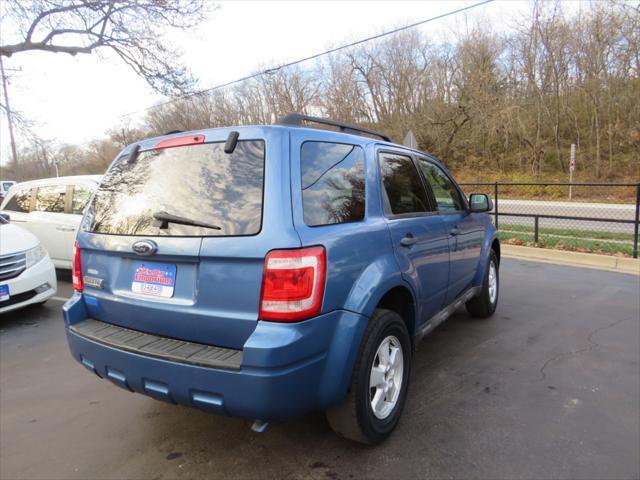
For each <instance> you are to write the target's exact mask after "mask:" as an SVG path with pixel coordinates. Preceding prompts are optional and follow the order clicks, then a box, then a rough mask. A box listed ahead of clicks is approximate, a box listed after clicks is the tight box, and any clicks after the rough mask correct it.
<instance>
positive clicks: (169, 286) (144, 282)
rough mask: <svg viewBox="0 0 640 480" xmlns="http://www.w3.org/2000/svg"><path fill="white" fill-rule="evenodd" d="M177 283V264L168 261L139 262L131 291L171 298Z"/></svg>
mask: <svg viewBox="0 0 640 480" xmlns="http://www.w3.org/2000/svg"><path fill="white" fill-rule="evenodd" d="M175 285H176V266H175V265H171V264H166V263H153V262H138V263H136V266H135V271H134V274H133V281H132V282H131V291H132V292H135V293H140V294H142V295H149V296H153V297H163V298H171V297H172V296H173V290H174V287H175Z"/></svg>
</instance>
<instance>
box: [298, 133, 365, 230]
mask: <svg viewBox="0 0 640 480" xmlns="http://www.w3.org/2000/svg"><path fill="white" fill-rule="evenodd" d="M300 173H301V177H302V208H303V211H304V223H306V224H307V225H309V226H318V225H329V224H332V223H344V222H354V221H357V220H362V219H363V218H364V208H365V203H364V189H365V187H364V184H365V180H364V152H363V150H362V148H360V147H358V146H355V145H344V144H338V143H325V142H305V143H304V144H303V145H302V150H301V152H300Z"/></svg>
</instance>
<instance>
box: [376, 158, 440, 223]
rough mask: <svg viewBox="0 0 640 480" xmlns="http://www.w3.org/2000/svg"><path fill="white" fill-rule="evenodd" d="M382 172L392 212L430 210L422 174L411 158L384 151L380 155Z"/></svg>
mask: <svg viewBox="0 0 640 480" xmlns="http://www.w3.org/2000/svg"><path fill="white" fill-rule="evenodd" d="M380 172H381V174H382V184H383V185H384V189H385V192H386V194H387V199H388V204H389V208H390V209H391V213H394V214H400V213H413V212H427V211H429V210H430V209H429V207H428V205H429V204H428V202H427V196H426V193H425V191H424V187H423V186H422V181H421V180H420V175H419V174H418V171H417V170H416V167H415V165H414V164H413V161H412V160H411V158H409V157H406V156H404V155H396V154H390V153H383V154H381V155H380Z"/></svg>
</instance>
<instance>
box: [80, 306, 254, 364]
mask: <svg viewBox="0 0 640 480" xmlns="http://www.w3.org/2000/svg"><path fill="white" fill-rule="evenodd" d="M69 330H71V331H72V332H73V333H76V334H78V335H80V336H82V337H85V338H88V339H89V340H93V341H95V342H98V343H102V344H104V345H107V346H109V347H113V348H117V349H120V350H126V351H128V352H132V353H137V354H139V355H145V356H148V357H157V358H161V359H164V360H170V361H172V362H180V363H189V364H192V365H199V366H203V367H213V368H220V369H225V370H240V365H241V364H242V350H234V349H231V348H222V347H214V346H212V345H204V344H202V343H194V342H187V341H184V340H176V339H175V338H167V337H159V336H157V335H152V334H149V333H144V332H139V331H137V330H131V329H129V328H124V327H119V326H117V325H113V324H111V323H106V322H101V321H99V320H94V319H92V318H89V319H87V320H84V321H82V322H80V323H76V324H74V325H71V326H70V327H69Z"/></svg>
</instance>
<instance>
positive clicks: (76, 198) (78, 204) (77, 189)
mask: <svg viewBox="0 0 640 480" xmlns="http://www.w3.org/2000/svg"><path fill="white" fill-rule="evenodd" d="M92 193H93V190H91V189H90V188H89V187H86V186H84V185H75V186H74V187H73V200H72V201H71V212H72V213H74V214H76V215H82V212H84V208H85V207H86V206H87V203H89V199H90V198H91V194H92Z"/></svg>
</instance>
